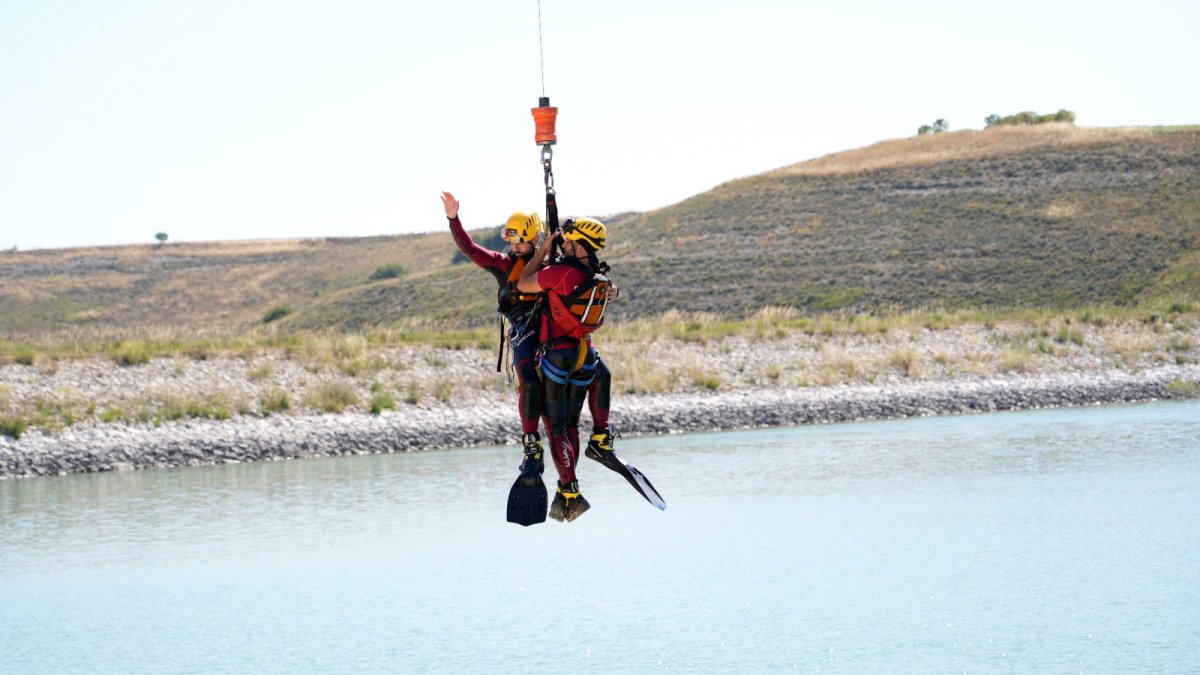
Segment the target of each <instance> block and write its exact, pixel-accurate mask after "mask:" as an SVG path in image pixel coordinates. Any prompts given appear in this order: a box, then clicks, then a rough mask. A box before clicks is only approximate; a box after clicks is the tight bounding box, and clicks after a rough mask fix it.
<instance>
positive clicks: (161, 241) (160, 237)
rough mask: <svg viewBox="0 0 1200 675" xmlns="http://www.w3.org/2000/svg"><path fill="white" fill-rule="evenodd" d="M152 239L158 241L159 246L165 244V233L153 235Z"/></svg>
mask: <svg viewBox="0 0 1200 675" xmlns="http://www.w3.org/2000/svg"><path fill="white" fill-rule="evenodd" d="M154 238H155V239H157V240H158V243H159V244H165V243H167V233H166V232H159V233H158V234H156V235H154Z"/></svg>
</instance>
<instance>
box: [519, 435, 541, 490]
mask: <svg viewBox="0 0 1200 675" xmlns="http://www.w3.org/2000/svg"><path fill="white" fill-rule="evenodd" d="M521 442H522V443H524V444H525V455H524V457H523V458H522V460H521V475H520V476H518V477H517V480H518V481H519V482H520V483H521V484H522V485H533V484H534V483H535V482H537V481H539V480H540V476H541V475H542V473H543V472H545V470H546V463H545V462H544V461H543V460H542V439H541V437H540V436H538V433H537V432H536V431H535V432H533V433H532V434H525V435H524V436H522V437H521Z"/></svg>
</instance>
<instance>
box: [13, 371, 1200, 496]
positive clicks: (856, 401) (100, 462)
mask: <svg viewBox="0 0 1200 675" xmlns="http://www.w3.org/2000/svg"><path fill="white" fill-rule="evenodd" d="M1179 380H1182V381H1190V382H1197V381H1200V365H1196V364H1190V365H1174V366H1162V367H1157V368H1150V369H1145V370H1140V371H1137V372H1129V371H1120V370H1103V371H1099V372H1069V373H1044V374H1007V375H989V376H967V377H962V378H957V379H949V380H937V381H912V382H887V383H883V384H839V385H831V386H821V387H785V386H781V387H779V388H760V389H752V390H740V391H728V392H725V391H715V392H710V393H696V392H692V393H682V394H656V395H619V396H617V397H616V400H615V402H614V406H613V413H612V421H613V424H614V426H616V427H618V428H619V429H620V430H621V431H622V433H626V434H650V433H677V432H692V431H706V430H717V429H736V428H748V427H759V426H771V425H793V424H815V423H826V422H845V421H852V420H871V419H889V418H899V417H912V416H927V415H938V414H957V413H968V412H983V411H995V410H1019V409H1033V408H1045V407H1058V406H1078V405H1088V404H1096V403H1116V402H1127V401H1146V400H1153V399H1159V398H1165V397H1168V396H1169V392H1168V391H1167V385H1168V384H1169V383H1171V382H1172V381H1179ZM508 396H510V394H508V392H505V393H504V397H503V398H502V399H500V400H505V401H506V400H507V397H508ZM496 400H497V399H496V398H495V397H487V398H477V399H476V400H475V401H473V402H463V403H460V404H456V405H453V406H451V405H444V404H439V403H436V402H430V403H428V404H422V405H416V406H409V407H406V408H404V409H403V410H401V411H387V410H385V411H384V412H383V414H381V415H378V416H376V415H371V414H367V413H363V412H352V413H344V414H340V415H333V414H328V415H299V416H287V415H277V416H272V417H268V418H257V417H253V416H236V417H234V418H233V419H229V420H224V421H213V420H189V421H176V422H165V423H163V424H162V425H161V426H158V427H155V426H152V425H149V424H107V425H84V426H80V427H71V428H68V429H66V430H64V431H62V432H60V433H57V434H45V433H42V432H41V431H38V430H33V431H29V432H27V433H26V434H25V435H23V436H22V437H21V438H20V439H16V440H14V439H12V438H10V437H7V436H0V479H5V478H12V477H26V476H46V475H64V474H68V473H84V472H96V471H127V470H134V469H147V468H164V467H177V466H192V465H201V464H219V463H233V462H246V461H256V460H275V459H292V458H299V457H320V456H336V455H355V454H369V453H384V452H387V453H390V452H407V451H414V450H432V449H438V448H452V447H463V446H471V445H492V444H503V443H514V442H515V440H516V438H517V436H518V435H519V428H518V426H517V424H516V416H515V414H514V410H513V409H512V406H511V405H508V404H505V405H497V403H496ZM585 417H586V413H585ZM584 422H585V423H587V420H586V419H585V420H584ZM515 455H516V451H515V449H514V458H515Z"/></svg>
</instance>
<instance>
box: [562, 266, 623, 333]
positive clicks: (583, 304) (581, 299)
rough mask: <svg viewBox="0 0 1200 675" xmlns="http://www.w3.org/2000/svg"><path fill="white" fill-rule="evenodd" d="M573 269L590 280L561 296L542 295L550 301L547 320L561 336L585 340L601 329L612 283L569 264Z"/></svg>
mask: <svg viewBox="0 0 1200 675" xmlns="http://www.w3.org/2000/svg"><path fill="white" fill-rule="evenodd" d="M570 264H572V266H573V267H575V268H576V269H579V270H581V271H585V272H587V273H588V274H591V275H592V276H591V278H590V279H588V280H586V281H584V282H583V283H581V284H579V285H578V286H576V287H575V290H573V291H571V292H570V293H569V294H567V295H564V294H562V293H558V292H556V291H549V292H547V293H546V295H547V297H548V298H549V299H550V317H551V318H552V319H553V320H554V323H555V325H557V326H558V328H559V330H561V331H562V332H563V333H564V334H566V335H569V336H571V337H573V338H579V339H582V338H585V337H587V336H589V335H591V334H592V333H594V332H596V330H597V329H599V328H600V326H603V325H604V310H605V309H607V308H608V289H609V288H610V287H611V286H612V280H611V279H609V278H608V277H607V276H605V275H603V274H600V273H599V272H593V271H592V270H591V269H589V268H587V267H584V266H583V265H582V264H578V263H574V261H570Z"/></svg>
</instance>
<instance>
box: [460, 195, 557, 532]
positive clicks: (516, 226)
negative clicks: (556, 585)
mask: <svg viewBox="0 0 1200 675" xmlns="http://www.w3.org/2000/svg"><path fill="white" fill-rule="evenodd" d="M442 205H443V206H444V207H445V210H446V218H447V219H448V220H449V221H450V233H451V234H452V235H453V236H454V243H455V244H457V245H458V250H460V251H462V253H463V255H465V256H467V258H469V259H470V260H471V262H473V263H475V264H476V265H478V266H479V267H481V268H483V269H485V270H487V271H488V272H491V273H492V276H494V277H495V278H496V282H497V284H498V286H499V289H498V297H497V300H498V305H499V306H498V308H497V311H499V312H500V313H501V314H503V315H504V316H505V317H506V318H507V319H508V324H509V329H508V338H507V339H508V343H509V345H511V347H512V360H513V368H514V370H515V371H516V374H517V382H518V384H517V389H518V392H519V394H518V402H517V411H518V412H519V413H520V415H521V434H522V436H521V442H522V444H523V445H524V452H525V455H524V458H523V460H522V462H521V476H523V477H527V478H529V479H531V480H532V479H533V477H534V476H535V475H536V476H540V475H541V473H542V471H543V470H544V467H545V465H544V463H543V460H542V445H541V436H540V435H539V434H538V419H539V417H540V416H541V414H542V386H541V381H540V380H539V378H538V375H537V366H538V364H537V360H536V357H537V352H538V347H539V346H540V344H541V342H540V340H539V336H538V331H539V330H540V321H539V320H538V316H539V310H540V307H541V302H540V298H541V295H540V293H538V292H536V291H535V292H532V293H529V292H523V291H519V290H518V289H517V281H518V280H519V279H520V278H521V273H522V272H523V271H524V270H525V267H526V266H527V264H528V263H529V260H530V258H532V257H533V253H534V246H536V245H537V242H538V235H539V234H540V232H541V230H542V221H541V218H539V217H538V214H537V213H536V212H532V211H517V212H515V213H513V214H512V215H511V216H509V218H508V222H506V223H505V225H504V240H505V241H507V242H508V243H509V245H510V246H511V247H512V248H511V250H510V251H509V252H508V253H500V252H499V251H492V250H490V249H486V248H484V247H482V246H480V245H479V244H476V243H475V242H474V241H473V240H472V239H471V235H469V234H467V231H466V230H465V229H463V225H462V221H460V220H459V219H458V208H459V202H458V200H457V199H455V198H454V195H452V194H450V193H449V192H443V193H442ZM527 474H528V475H527ZM537 481H538V482H539V484H540V482H541V478H538V479H537ZM543 508H544V507H543ZM543 514H544V512H543ZM543 517H544V515H543Z"/></svg>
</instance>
